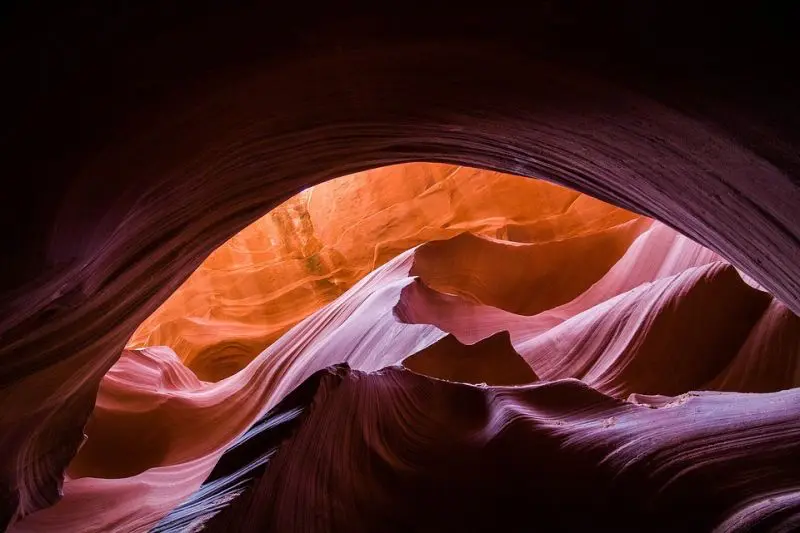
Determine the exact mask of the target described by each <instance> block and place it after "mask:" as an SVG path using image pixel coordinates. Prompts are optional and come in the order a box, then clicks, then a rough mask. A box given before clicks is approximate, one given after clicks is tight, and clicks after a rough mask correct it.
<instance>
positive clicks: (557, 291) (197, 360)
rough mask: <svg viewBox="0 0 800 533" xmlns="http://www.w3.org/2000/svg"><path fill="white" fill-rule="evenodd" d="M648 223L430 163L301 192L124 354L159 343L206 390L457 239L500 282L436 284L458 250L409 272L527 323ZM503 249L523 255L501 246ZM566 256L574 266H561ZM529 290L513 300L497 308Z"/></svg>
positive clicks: (154, 319)
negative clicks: (385, 273)
mask: <svg viewBox="0 0 800 533" xmlns="http://www.w3.org/2000/svg"><path fill="white" fill-rule="evenodd" d="M650 224H651V221H650V220H649V219H646V218H644V217H641V216H639V215H636V214H634V213H631V212H629V211H626V210H624V209H620V208H618V207H615V206H612V205H609V204H607V203H604V202H601V201H599V200H596V199H594V198H592V197H590V196H587V195H584V194H580V193H578V192H575V191H572V190H570V189H566V188H564V187H560V186H557V185H554V184H551V183H547V182H544V181H540V180H531V179H527V178H522V177H519V176H511V175H507V174H502V173H499V172H491V171H487V170H479V169H474V168H469V167H463V166H455V165H443V164H431V163H413V164H406V165H395V166H390V167H384V168H379V169H374V170H370V171H366V172H360V173H357V174H353V175H350V176H345V177H342V178H338V179H336V180H332V181H329V182H326V183H323V184H320V185H317V186H314V187H311V188H309V189H306V190H304V191H303V192H301V193H299V194H298V195H296V196H293V197H292V198H290V199H289V200H287V201H286V202H284V203H283V204H281V205H280V206H278V207H276V208H275V209H273V210H272V211H270V212H269V213H268V214H267V215H265V216H264V217H262V218H260V219H259V220H258V221H256V222H255V223H253V224H251V225H250V226H248V227H247V228H245V229H244V230H242V231H241V232H239V233H238V234H237V235H236V236H235V237H233V238H232V239H231V240H230V241H228V242H227V243H225V244H224V245H222V246H221V247H220V248H218V249H217V250H215V251H214V252H213V253H212V254H211V255H210V256H209V257H208V258H207V259H206V260H205V261H204V262H203V264H202V265H201V266H200V267H199V268H198V269H197V270H196V271H195V272H194V273H193V274H192V276H191V277H189V279H188V280H187V281H186V282H185V283H184V284H183V285H182V286H181V287H179V288H178V289H177V290H176V291H175V293H174V294H172V296H170V297H169V299H167V301H166V302H164V303H163V304H162V305H161V307H160V308H159V309H158V310H156V312H155V313H153V314H152V315H151V316H150V317H149V318H148V319H147V320H145V321H144V322H143V323H142V324H141V325H140V326H139V328H138V329H137V330H136V332H135V333H134V334H133V336H132V337H131V339H130V340H129V342H128V348H142V347H145V346H159V345H164V346H170V347H171V348H172V349H173V350H174V351H175V352H176V353H177V354H178V355H179V357H180V358H181V360H183V361H184V363H185V364H186V365H187V366H188V367H189V368H191V369H192V370H193V371H194V372H195V374H197V376H198V377H199V378H200V379H202V380H205V381H219V380H220V379H223V378H225V377H227V376H230V375H232V374H234V373H235V372H237V371H239V370H241V369H242V368H244V366H245V365H246V364H247V363H249V362H250V361H251V360H252V359H253V357H255V355H257V354H258V353H259V352H261V351H263V350H264V349H265V348H266V347H267V346H268V345H269V344H271V343H272V342H274V341H275V340H277V339H278V338H279V337H280V336H281V335H282V334H283V333H285V332H286V331H288V330H289V329H290V328H291V327H292V326H293V325H295V324H296V323H297V322H299V321H300V320H301V319H303V318H305V317H306V316H308V315H309V314H311V313H312V312H314V311H316V310H317V309H319V308H320V307H322V306H324V305H325V304H327V303H330V302H331V301H333V300H334V299H335V298H337V297H338V296H340V295H341V294H342V293H344V291H346V290H347V289H349V288H350V287H352V286H353V285H354V284H355V283H356V282H357V281H358V280H359V279H361V278H362V277H364V276H365V275H366V274H367V273H368V272H370V271H372V270H374V269H375V268H377V267H379V266H381V265H382V264H384V263H385V262H386V261H388V260H389V259H391V258H393V257H395V256H396V255H398V254H399V253H401V252H404V251H405V250H407V249H409V248H412V247H414V246H417V245H419V244H422V243H424V242H429V241H435V240H447V239H449V238H451V237H454V236H457V235H459V234H463V235H464V237H463V239H466V240H468V239H469V237H468V236H467V233H472V234H477V235H481V236H485V237H492V238H498V239H502V240H503V243H501V244H499V245H497V246H494V247H493V245H492V244H491V241H488V240H480V241H477V242H478V243H481V244H483V245H484V247H486V249H485V250H477V252H478V253H481V254H503V255H507V256H508V257H506V258H503V260H501V261H498V262H496V263H495V264H494V268H495V269H497V268H500V267H501V265H503V266H502V268H504V269H505V270H504V271H503V272H493V273H491V275H492V276H494V277H495V278H497V277H498V276H499V277H500V278H501V279H503V280H504V284H503V285H498V284H496V283H495V284H492V285H491V286H487V287H484V288H482V289H481V288H476V287H474V285H469V284H468V283H465V282H466V281H467V280H465V279H457V280H453V282H452V283H450V282H448V281H447V279H446V278H447V275H448V274H447V273H448V271H449V269H448V265H447V264H446V263H444V262H443V259H442V257H441V256H442V254H444V255H452V259H451V260H453V261H456V262H459V261H462V258H461V257H460V256H459V253H458V250H462V249H463V250H464V251H465V252H469V253H473V252H475V250H474V247H475V245H466V247H463V246H462V245H461V244H460V243H461V242H462V241H461V240H460V239H456V240H454V241H450V242H451V244H450V245H448V246H446V247H445V248H444V249H441V250H439V251H438V252H436V253H437V257H436V258H435V259H433V261H434V262H435V263H436V265H439V266H438V267H433V266H430V265H429V263H430V261H429V260H428V258H427V257H426V256H418V257H417V260H416V261H417V264H418V267H419V268H421V269H423V270H425V269H428V270H431V269H433V268H440V269H443V270H439V271H438V274H437V272H434V271H433V270H431V271H430V272H426V276H425V277H426V279H428V282H429V283H430V284H431V285H432V286H433V287H435V288H440V289H442V290H445V291H447V290H448V289H452V287H453V286H458V287H461V288H462V290H464V291H472V292H475V293H476V294H474V295H472V296H473V297H474V298H478V299H479V301H482V302H484V303H488V304H490V305H492V304H496V303H499V302H500V301H501V300H502V303H503V305H506V306H507V307H510V308H511V309H510V310H511V311H515V312H522V313H523V314H525V313H530V312H532V311H536V310H538V309H541V308H548V307H551V306H552V305H553V303H554V302H555V303H561V300H563V299H564V298H566V299H571V298H572V297H573V296H575V295H577V294H578V293H580V292H582V290H583V289H585V288H586V287H587V286H588V285H590V284H591V283H592V282H594V281H595V280H596V279H597V278H599V277H600V276H602V275H603V274H604V273H605V272H606V271H607V270H608V269H609V268H610V267H611V265H613V264H614V263H615V262H616V260H617V259H618V258H619V256H621V255H622V253H623V252H624V251H625V249H626V248H627V247H628V246H629V245H630V242H631V241H632V240H633V239H634V238H635V237H636V236H638V235H639V234H640V233H641V232H642V231H644V229H646V228H647V227H648V226H649V225H650ZM508 241H512V242H519V243H527V244H529V246H522V245H521V246H520V249H510V248H509V247H508ZM578 255H581V256H582V257H583V258H584V260H583V261H580V262H577V261H574V258H575V257H576V256H578ZM487 257H489V256H488V255H487ZM498 259H500V258H498ZM470 264H473V265H474V269H475V270H474V271H473V272H464V273H463V275H465V276H467V277H475V278H478V279H483V278H485V277H486V276H487V275H488V274H489V272H488V271H487V267H489V266H490V265H487V264H483V265H482V264H480V263H479V262H475V261H471V262H470ZM531 270H535V271H536V272H537V274H535V275H534V274H533V272H531ZM441 276H444V278H442V279H440V277H441ZM447 283H450V286H448V285H447ZM440 285H441V286H440ZM545 287H546V291H545V290H543V289H544V288H545ZM533 288H536V289H537V290H536V291H534V290H532V289H533ZM486 291H492V292H491V293H489V292H486ZM534 293H535V294H537V296H536V298H535V299H530V298H528V299H527V300H525V301H524V302H522V301H520V302H514V301H513V299H512V298H509V295H511V294H520V295H524V294H534ZM465 295H466V293H465Z"/></svg>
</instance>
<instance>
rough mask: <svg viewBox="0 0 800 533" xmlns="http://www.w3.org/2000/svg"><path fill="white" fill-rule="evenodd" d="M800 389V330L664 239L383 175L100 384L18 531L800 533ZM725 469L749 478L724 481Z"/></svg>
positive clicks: (441, 172)
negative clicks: (535, 517) (797, 520)
mask: <svg viewBox="0 0 800 533" xmlns="http://www.w3.org/2000/svg"><path fill="white" fill-rule="evenodd" d="M341 364H344V365H345V366H338V367H334V368H336V369H334V370H329V371H327V372H329V374H326V373H325V372H326V371H325V370H324V369H325V368H326V367H331V366H332V365H341ZM351 369H352V370H351ZM320 372H322V374H320ZM365 372H366V374H364V373H365ZM307 380H310V381H307ZM578 380H580V381H578ZM798 386H800V318H798V317H797V316H796V315H795V314H794V313H792V312H791V310H789V309H788V308H787V307H786V306H785V305H783V304H782V303H780V302H779V301H778V300H776V299H774V298H773V297H772V296H771V295H770V294H769V293H768V292H766V291H765V290H764V289H763V288H761V287H760V286H758V285H757V284H756V283H755V282H753V281H752V280H750V279H749V278H748V277H747V276H744V275H742V274H740V273H739V271H737V269H736V268H734V267H733V266H731V265H730V264H729V263H728V262H727V261H725V260H724V259H723V258H722V257H720V256H719V255H717V254H716V253H714V252H712V251H710V250H708V249H706V248H705V247H703V246H701V245H699V244H697V243H695V242H693V241H692V240H690V239H688V238H687V237H684V236H682V235H681V234H679V233H678V232H676V231H675V230H673V229H671V228H669V227H667V226H665V225H664V224H662V223H660V222H656V221H653V220H652V219H649V218H647V217H644V216H641V215H637V214H634V213H632V212H629V211H625V210H623V209H620V208H617V207H614V206H612V205H609V204H606V203H603V202H601V201H599V200H596V199H593V198H591V197H589V196H587V195H584V194H580V193H577V192H575V191H571V190H569V189H566V188H563V187H560V186H557V185H553V184H550V183H547V182H544V181H540V180H535V179H531V178H524V177H518V176H511V175H506V174H500V173H497V172H490V171H485V170H477V169H473V168H469V167H463V166H452V165H442V164H428V163H413V164H405V165H398V166H390V167H383V168H378V169H374V170H371V171H367V172H362V173H358V174H354V175H350V176H346V177H342V178H339V179H336V180H332V181H329V182H326V183H324V184H321V185H317V186H314V187H311V188H309V189H306V190H304V191H303V192H301V193H300V194H298V195H296V196H294V197H292V198H290V199H289V200H287V201H286V202H284V203H283V204H281V205H280V206H278V207H276V208H275V209H274V210H272V211H270V212H269V213H268V214H267V215H265V216H264V217H262V218H260V219H259V220H258V221H256V222H255V223H253V224H252V225H250V226H248V227H247V228H246V229H244V230H243V231H242V232H240V233H239V234H237V235H236V236H234V237H233V238H232V239H231V240H229V241H228V242H227V243H225V244H224V245H223V246H221V247H220V248H219V249H217V250H216V251H215V252H214V253H212V254H211V255H210V256H209V257H208V258H207V259H206V260H205V261H204V262H203V264H202V265H201V266H200V267H199V268H198V269H197V270H196V271H195V272H194V273H193V274H192V276H190V277H189V278H188V279H187V280H186V282H184V284H183V285H182V286H181V287H179V288H178V289H177V290H176V291H175V293H174V294H173V295H172V296H171V297H170V298H168V299H167V300H166V301H165V302H164V303H163V304H162V305H161V307H159V308H158V309H157V310H156V311H155V312H154V313H153V314H152V315H151V316H150V317H149V318H148V319H147V320H145V321H144V322H143V323H142V324H141V325H140V326H139V328H138V329H137V330H136V332H135V333H134V334H133V336H132V337H131V339H130V340H129V342H128V346H127V348H126V350H125V351H124V352H123V354H122V356H121V358H120V360H119V361H118V362H117V363H116V364H115V365H114V366H113V367H112V368H111V370H110V371H109V373H108V374H107V375H106V376H105V378H104V379H103V381H102V382H101V384H100V389H99V393H98V397H97V402H96V405H95V408H94V411H93V413H92V415H91V416H90V418H89V420H88V423H87V425H86V427H85V429H84V432H85V433H86V436H87V437H86V441H85V442H84V444H83V446H82V447H81V449H80V451H79V452H78V454H77V455H76V456H75V458H74V459H73V460H72V461H71V463H70V464H69V467H68V469H67V479H66V481H65V483H64V497H63V499H62V500H61V501H60V502H58V503H57V504H56V505H54V506H53V507H51V508H49V509H45V510H42V511H39V512H37V513H34V514H32V515H30V516H29V517H27V518H26V519H24V520H22V521H20V522H18V523H17V524H16V525H15V526H14V527H12V529H11V531H19V532H22V531H25V532H35V531H65V532H66V531H74V530H76V529H78V528H80V529H81V530H83V531H98V532H100V531H110V530H120V531H148V530H152V531H175V532H177V531H195V530H203V531H206V530H207V531H216V530H219V531H288V530H296V531H345V530H348V531H376V530H379V529H380V530H384V531H395V530H397V531H408V530H415V527H419V526H414V524H421V523H425V524H426V525H425V527H426V528H429V529H433V530H449V529H451V528H454V527H455V528H459V529H462V530H468V531H492V530H494V529H493V528H496V527H501V526H502V527H510V528H512V529H513V527H514V524H520V523H524V520H523V516H524V514H525V513H524V512H523V509H525V508H526V507H527V506H529V505H531V504H532V502H536V501H538V502H540V503H539V505H541V501H543V499H547V498H549V499H551V500H552V501H550V503H548V506H547V510H546V512H545V510H542V511H541V512H542V513H544V514H542V516H541V520H543V523H545V524H548V523H549V524H553V525H554V526H555V525H556V524H560V527H563V528H566V529H567V530H578V529H581V528H586V527H590V526H592V525H594V526H596V527H603V528H608V529H615V530H618V531H637V530H641V528H642V527H643V526H642V524H648V525H647V528H648V529H649V530H653V531H655V530H659V531H662V530H663V531H678V530H682V531H707V530H710V529H713V528H714V527H717V526H719V525H720V524H724V523H726V522H727V521H731V520H733V521H734V522H736V521H737V520H742V519H740V518H737V513H747V512H749V511H747V509H748V506H749V505H752V502H751V500H752V499H753V498H765V499H768V500H769V501H771V502H773V503H772V504H771V506H767V508H765V509H764V508H760V510H759V513H762V514H767V515H769V516H773V515H774V516H775V517H777V518H775V519H776V520H779V521H784V522H786V523H787V524H793V523H794V521H793V520H794V519H793V518H791V516H793V511H791V509H793V508H794V505H795V502H796V501H797V498H796V497H795V496H793V495H794V494H796V493H795V492H794V491H795V489H797V486H796V485H795V484H794V482H795V481H796V480H797V475H798V473H799V472H798V470H797V468H798V465H797V464H796V462H795V461H794V457H795V455H794V454H796V453H798V452H800V444H798V440H797V437H798V436H799V435H800V423H797V422H795V420H794V417H792V416H791V411H790V410H791V408H793V407H794V406H796V405H797V404H796V402H798V401H800V398H797V397H796V395H795V394H794V392H792V391H791V390H790V389H792V388H794V387H798ZM297 387H300V388H299V389H297ZM475 387H477V388H475ZM302 391H306V392H305V393H304V392H302ZM695 391H701V392H695ZM702 391H706V392H702ZM712 391H719V392H722V391H725V392H727V393H730V394H722V395H714V393H713V392H712ZM780 391H785V392H783V393H781V392H780ZM746 392H759V393H762V394H763V396H762V395H756V396H752V397H748V396H746V395H741V394H733V393H746ZM769 393H773V394H769ZM287 395H288V397H287ZM284 398H286V400H284ZM293 398H301V399H299V400H298V399H293ZM287 403H288V404H289V405H290V407H286V404H287ZM724 412H730V413H732V414H728V415H723V416H720V417H719V418H717V415H716V414H715V413H717V414H719V413H724ZM287 413H288V414H287ZM709 417H712V418H714V419H715V422H714V423H711V424H706V423H705V422H706V421H707V419H708V418H709ZM731 417H742V418H741V419H740V420H731ZM258 420H262V422H258ZM780 424H784V425H788V426H790V427H792V428H794V429H793V430H790V431H781V432H780V433H774V432H772V431H771V430H770V429H769V428H770V427H777V426H778V425H780ZM785 429H786V428H784V430H785ZM348 431H349V432H352V433H347V432H348ZM243 434H244V435H243ZM751 434H752V435H751ZM748 435H751V436H748ZM757 435H760V436H759V437H757V438H756V439H755V440H753V439H754V437H755V436H757ZM308 439H310V440H308ZM708 442H713V443H718V445H719V446H721V445H722V443H723V442H724V443H727V444H726V445H727V446H729V447H730V448H731V450H734V449H735V450H738V451H737V452H735V453H734V454H733V455H731V456H730V457H727V456H722V457H720V458H719V461H721V464H720V466H717V467H704V466H703V465H704V463H703V461H705V460H706V459H704V457H705V455H704V454H708V453H711V452H710V451H709V450H710V448H708ZM739 442H741V443H742V444H739V445H738V447H737V444H736V443H739ZM745 442H747V443H748V446H749V448H747V449H745V448H743V447H742V446H744V443H745ZM683 448H685V449H686V450H694V451H693V452H691V453H689V452H688V451H686V452H678V450H680V449H683ZM762 450H773V452H774V453H777V454H778V455H774V454H773V455H770V454H772V453H773V452H769V454H767V455H764V453H762ZM778 450H782V451H780V452H779V451H778ZM276 453H278V455H276V456H275V458H276V459H275V464H274V465H273V462H272V461H270V460H269V459H270V458H271V457H272V456H273V455H274V454H276ZM714 453H716V452H714ZM732 453H733V452H732ZM687 454H688V455H687ZM651 455H652V458H651V459H644V457H649V456H651ZM615 457H617V458H615ZM625 457H628V458H627V459H625ZM512 458H513V459H512ZM367 459H368V463H363V461H364V460H367ZM543 462H544V463H549V465H548V466H547V468H546V469H545V470H544V471H540V469H541V468H542V463H543ZM662 463H663V464H662ZM335 465H338V466H335ZM631 465H636V466H631ZM343 467H344V470H342V468H343ZM622 467H624V468H623V470H618V469H619V468H622ZM776 467H780V468H779V469H778V470H780V471H776V472H771V473H764V474H759V475H755V474H753V475H752V477H751V478H742V479H739V481H738V482H735V481H734V480H733V478H732V479H731V481H730V482H726V483H733V484H734V485H737V484H738V486H737V487H736V488H733V486H732V487H731V488H727V489H725V490H724V491H722V492H720V493H718V494H717V493H713V494H712V493H709V494H705V493H704V492H703V491H704V490H707V484H708V483H709V482H710V480H712V479H716V478H718V477H719V476H723V477H724V476H729V475H735V476H739V475H741V472H742V471H743V470H744V471H751V470H752V471H754V472H755V471H756V470H759V469H764V468H766V469H767V470H771V469H773V468H776ZM698 468H699V469H700V470H699V472H698V473H693V472H694V471H695V470H696V469H698ZM286 469H288V470H286ZM630 469H633V470H634V471H635V472H637V473H636V474H625V476H624V479H625V482H624V483H621V484H620V482H619V481H618V480H617V477H615V476H620V475H622V473H623V471H627V470H630ZM664 469H666V470H665V473H663V474H658V475H656V474H657V473H658V472H661V471H662V470H664ZM732 469H735V470H736V471H738V472H739V474H731V473H730V472H732ZM284 471H286V472H287V473H285V474H284V473H282V472H284ZM256 472H257V473H256ZM468 472H469V473H468ZM526 472H527V473H526ZM666 472H671V473H670V474H667V473H666ZM565 476H566V477H565ZM637 476H638V477H637ZM641 476H655V477H653V478H652V479H649V480H648V481H644V478H642V479H640V477H641ZM628 478H630V479H628ZM315 487H316V488H315ZM323 487H324V488H323ZM512 487H513V489H512ZM631 487H636V489H632V488H631ZM517 490H522V491H524V492H525V493H526V494H527V496H525V497H522V496H520V495H519V494H517V493H516V492H515V491H517ZM437 491H441V492H443V493H446V494H448V496H447V497H446V498H441V497H437V496H436V493H437ZM498 491H499V492H498ZM598 491H600V492H603V494H604V496H603V498H602V499H599V498H598V497H597V496H594V497H592V496H590V495H591V494H594V493H597V492H598ZM662 492H663V493H664V494H665V495H662ZM581 493H585V494H584V495H583V496H580V497H579V498H578V501H576V502H575V501H573V500H572V498H575V497H576V496H575V495H576V494H581ZM490 494H491V495H490ZM545 494H547V496H545ZM559 494H561V495H559ZM569 494H571V495H572V496H570V497H569V498H568V497H567V495H569ZM675 494H679V495H680V496H679V497H676V496H674V495H675ZM774 494H780V495H781V496H780V498H777V499H776V498H775V496H774ZM768 495H769V496H768ZM525 498H529V500H526V499H525ZM647 498H649V499H650V501H649V503H646V501H647ZM676 498H677V499H676ZM616 500H623V501H626V502H628V503H627V504H626V505H631V506H633V507H634V508H635V509H636V510H635V511H634V512H631V513H629V514H627V515H626V516H625V517H624V518H621V517H620V512H619V510H618V509H616V505H618V504H615V503H613V502H614V501H616ZM120 502H124V503H120ZM390 502H393V503H390ZM468 502H473V503H472V504H469V503H468ZM487 502H490V503H487ZM465 505H466V506H470V505H479V506H480V507H481V510H471V511H470V510H464V509H463V508H464V506H465ZM311 509H315V510H317V511H316V512H317V513H321V514H319V515H314V514H310V512H309V511H310V510H311ZM365 509H366V511H365ZM401 509H406V511H402V512H401V511H400V510H401ZM98 510H102V512H98ZM365 512H366V514H363V515H362V513H365ZM576 512H577V513H581V515H585V516H587V517H589V516H591V518H580V517H575V518H568V519H565V518H563V516H562V515H563V514H564V513H566V514H570V513H576ZM298 513H299V514H298ZM407 513H411V514H410V515H408V514H407ZM520 513H522V514H520ZM787 513H788V515H787V516H784V515H786V514H787ZM415 516H416V518H414V517H415ZM759 516H760V515H759ZM303 517H305V518H303ZM423 517H424V518H423ZM748 520H749V519H748V518H745V519H743V523H747V522H748ZM193 528H198V529H193ZM199 528H201V529H199ZM659 528H661V529H659Z"/></svg>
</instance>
